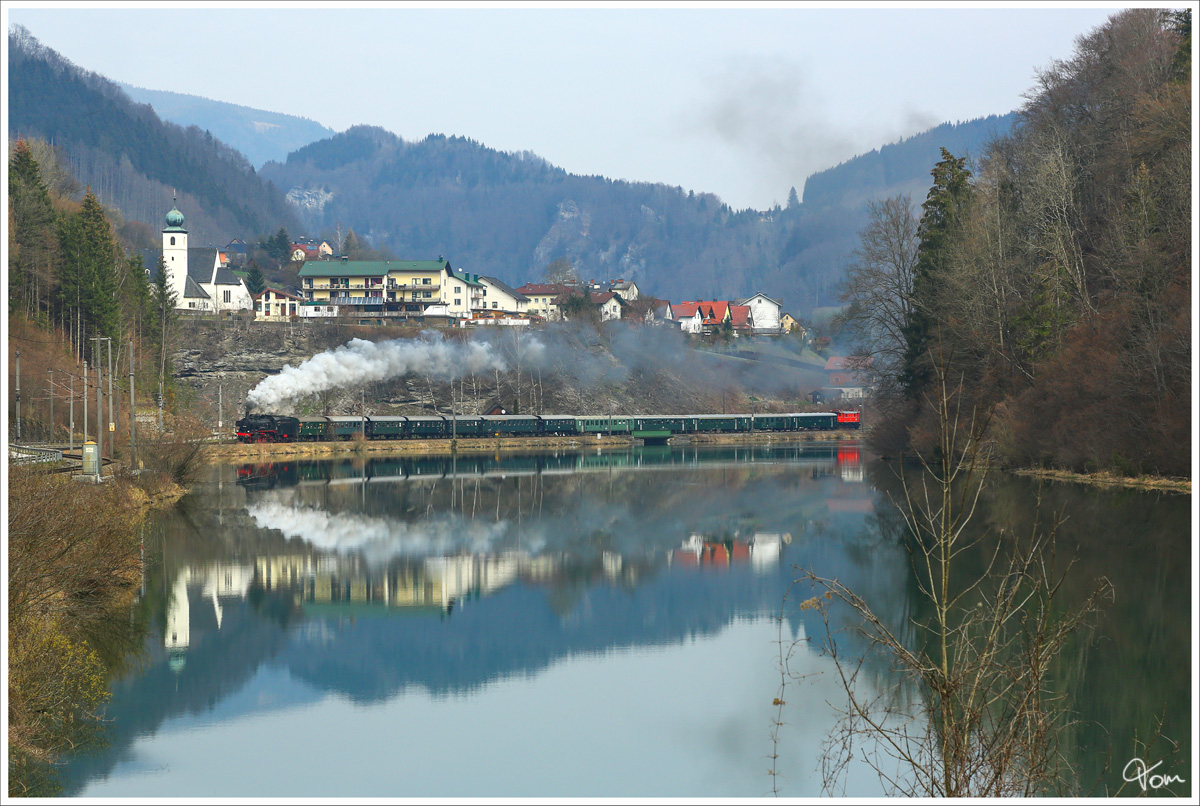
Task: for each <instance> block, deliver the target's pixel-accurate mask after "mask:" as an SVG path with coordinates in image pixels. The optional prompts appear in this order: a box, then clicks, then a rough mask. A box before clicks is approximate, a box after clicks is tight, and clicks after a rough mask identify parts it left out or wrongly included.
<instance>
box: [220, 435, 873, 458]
mask: <svg viewBox="0 0 1200 806" xmlns="http://www.w3.org/2000/svg"><path fill="white" fill-rule="evenodd" d="M858 436H859V435H858V433H857V432H854V431H804V432H796V433H763V432H759V433H754V434H688V435H687V436H681V437H672V438H671V442H670V444H672V445H772V444H775V445H782V444H789V443H797V442H816V441H830V440H844V439H857V438H858ZM452 442H454V443H456V444H455V445H454V446H453V447H452V444H451V443H452ZM637 442H640V440H636V439H633V438H632V437H628V436H623V435H620V434H613V435H611V436H610V435H607V434H599V435H595V436H588V437H579V436H561V437H462V438H459V439H458V440H449V439H413V440H367V441H362V440H359V441H353V440H351V441H346V442H290V443H270V442H263V443H257V444H250V445H247V444H243V443H240V442H234V443H220V444H213V445H209V446H207V447H206V448H205V454H206V455H207V456H208V457H209V458H211V459H246V460H251V461H262V460H269V459H274V458H277V457H282V456H288V457H317V458H320V457H335V456H362V455H365V454H370V455H373V456H449V455H450V454H451V453H453V452H454V451H455V450H457V452H458V453H459V454H472V453H475V454H479V453H491V454H494V453H529V452H536V451H547V450H551V451H553V450H583V449H592V448H627V447H629V446H631V445H633V444H635V443H637Z"/></svg>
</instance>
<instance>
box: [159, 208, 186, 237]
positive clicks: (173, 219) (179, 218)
mask: <svg viewBox="0 0 1200 806" xmlns="http://www.w3.org/2000/svg"><path fill="white" fill-rule="evenodd" d="M167 230H171V231H179V232H183V213H181V212H179V209H178V208H177V207H175V205H171V212H169V213H167V226H166V229H165V230H163V231H164V232H165V231H167Z"/></svg>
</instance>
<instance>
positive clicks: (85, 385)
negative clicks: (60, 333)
mask: <svg viewBox="0 0 1200 806" xmlns="http://www.w3.org/2000/svg"><path fill="white" fill-rule="evenodd" d="M87 396H88V365H87V359H86V358H85V359H84V360H83V444H82V445H80V447H79V450H80V452H81V453H82V451H83V445H86V444H87Z"/></svg>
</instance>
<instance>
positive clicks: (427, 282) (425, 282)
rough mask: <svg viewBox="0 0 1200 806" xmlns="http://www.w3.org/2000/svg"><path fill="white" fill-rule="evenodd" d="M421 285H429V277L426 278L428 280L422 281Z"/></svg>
mask: <svg viewBox="0 0 1200 806" xmlns="http://www.w3.org/2000/svg"><path fill="white" fill-rule="evenodd" d="M421 285H429V278H428V277H426V278H424V279H422V280H421Z"/></svg>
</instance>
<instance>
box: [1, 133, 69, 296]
mask: <svg viewBox="0 0 1200 806" xmlns="http://www.w3.org/2000/svg"><path fill="white" fill-rule="evenodd" d="M8 193H9V196H8V199H9V212H10V214H11V216H12V220H11V224H12V229H11V230H10V234H9V237H10V239H11V243H10V244H9V253H8V283H9V286H8V293H9V296H8V305H9V312H10V313H12V312H14V311H16V310H17V309H18V307H24V308H25V310H26V311H28V312H29V313H30V314H31V315H33V314H36V313H37V312H38V311H39V310H40V309H41V308H42V304H43V303H45V305H46V308H47V309H49V306H50V301H51V294H50V292H51V286H52V281H53V271H52V266H53V263H54V260H55V259H56V254H55V253H56V252H57V239H56V238H55V236H54V228H55V227H54V207H53V205H52V203H51V201H50V192H49V190H48V189H47V188H46V184H45V182H43V181H42V176H41V169H40V166H39V165H38V163H37V160H35V159H34V157H33V152H32V151H31V150H30V148H29V144H28V143H26V142H25V141H24V140H18V141H17V144H16V146H15V147H14V149H13V154H12V159H11V161H10V162H9V166H8Z"/></svg>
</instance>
